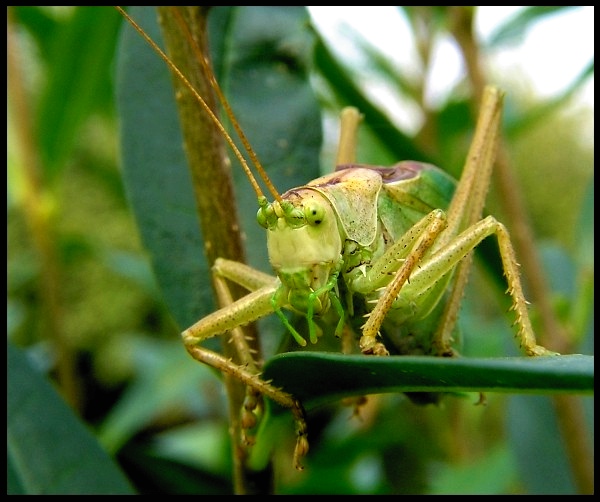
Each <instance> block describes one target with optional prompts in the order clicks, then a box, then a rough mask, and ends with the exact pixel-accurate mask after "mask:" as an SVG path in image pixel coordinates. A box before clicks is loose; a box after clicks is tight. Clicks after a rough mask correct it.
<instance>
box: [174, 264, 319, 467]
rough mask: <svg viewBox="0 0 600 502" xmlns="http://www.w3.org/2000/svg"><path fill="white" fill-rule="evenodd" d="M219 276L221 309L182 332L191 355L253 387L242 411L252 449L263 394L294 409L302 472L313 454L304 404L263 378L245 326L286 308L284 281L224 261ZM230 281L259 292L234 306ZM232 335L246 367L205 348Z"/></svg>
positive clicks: (296, 459)
mask: <svg viewBox="0 0 600 502" xmlns="http://www.w3.org/2000/svg"><path fill="white" fill-rule="evenodd" d="M213 274H214V283H215V290H216V293H217V299H218V301H219V304H220V305H221V308H220V309H219V310H217V311H216V312H213V313H212V314H209V315H208V316H206V317H204V318H203V319H201V320H199V321H198V322H197V323H195V324H194V325H193V326H191V327H189V328H188V329H186V330H185V331H184V332H183V333H182V338H183V342H184V344H185V347H186V350H187V351H188V353H189V354H190V355H191V356H192V357H193V358H194V359H196V360H197V361H200V362H202V363H205V364H208V365H210V366H212V367H213V368H215V369H218V370H219V371H221V372H223V373H226V374H228V375H230V376H231V377H233V378H235V379H236V380H239V381H240V382H242V383H244V384H245V385H247V386H248V387H249V392H248V394H247V397H246V401H245V403H244V409H243V410H241V412H242V426H243V431H244V432H243V434H244V437H243V440H244V442H245V443H246V444H251V442H252V441H251V439H250V438H248V437H247V435H246V431H247V430H249V429H251V428H253V427H254V426H255V423H256V420H255V418H254V417H255V414H254V412H255V408H256V406H257V399H256V398H257V395H261V396H267V397H269V398H270V399H272V400H273V401H275V402H276V403H278V404H280V405H281V406H283V407H286V408H290V409H291V411H292V414H293V416H294V420H295V422H296V433H297V441H296V448H295V451H294V464H295V467H296V468H297V469H302V465H301V462H300V459H301V458H302V457H303V456H304V455H306V453H307V451H308V440H307V428H306V419H305V412H304V409H303V407H302V404H301V403H300V402H299V401H298V400H296V399H295V398H294V397H293V396H291V395H290V394H288V393H286V392H284V391H283V390H281V389H278V388H277V387H275V386H273V385H271V384H270V383H268V382H265V381H263V380H262V379H261V378H260V369H259V368H258V365H257V362H256V361H255V360H254V357H253V355H252V351H251V350H250V348H249V347H248V344H247V343H246V339H245V336H244V333H243V331H242V329H241V326H244V325H246V324H248V323H250V322H253V321H255V320H257V319H259V318H261V317H264V316H266V315H268V314H271V313H273V311H274V310H273V306H274V304H275V307H277V308H281V307H282V306H283V305H279V304H278V303H277V301H276V299H277V298H278V295H277V289H278V284H279V281H278V280H277V279H276V278H275V277H272V276H270V275H267V274H264V273H262V272H259V271H257V270H255V269H253V268H251V267H248V266H247V265H243V264H241V263H237V262H232V261H229V260H223V259H218V260H217V261H216V262H215V266H214V267H213ZM226 278H227V279H229V280H231V281H233V282H235V283H237V284H240V285H242V286H243V287H245V288H246V289H249V290H252V289H253V288H256V290H255V291H251V292H250V293H249V294H248V295H246V296H244V297H242V298H240V299H239V300H237V301H235V302H234V301H233V299H232V297H231V293H230V291H229V287H228V285H227V282H226V280H225V279H226ZM274 299H275V300H274ZM227 331H229V332H231V333H232V340H233V343H234V345H235V347H236V352H237V353H238V354H239V360H240V361H241V362H242V364H241V365H240V364H237V363H235V362H234V361H232V360H231V359H228V358H226V357H224V356H222V355H221V354H218V353H216V352H213V351H211V350H208V349H206V348H204V347H202V346H201V345H199V344H200V342H202V341H203V340H206V339H207V338H210V337H212V336H215V335H218V334H221V333H224V332H227Z"/></svg>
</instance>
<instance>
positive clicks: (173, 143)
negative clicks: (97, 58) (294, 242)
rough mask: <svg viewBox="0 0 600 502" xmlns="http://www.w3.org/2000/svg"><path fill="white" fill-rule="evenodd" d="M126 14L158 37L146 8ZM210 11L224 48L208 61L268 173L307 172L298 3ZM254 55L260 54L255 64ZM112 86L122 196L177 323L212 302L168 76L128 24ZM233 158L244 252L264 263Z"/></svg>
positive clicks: (313, 170)
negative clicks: (118, 123)
mask: <svg viewBox="0 0 600 502" xmlns="http://www.w3.org/2000/svg"><path fill="white" fill-rule="evenodd" d="M131 15H132V17H133V18H134V19H136V20H137V21H138V22H139V23H140V24H141V25H142V26H143V28H144V29H145V30H146V31H147V32H148V33H149V34H150V36H151V37H152V38H153V39H154V40H161V37H160V32H159V30H158V27H157V26H156V20H155V16H156V14H155V12H154V10H153V9H149V8H143V9H132V10H131ZM211 16H213V17H214V20H213V21H211V22H213V23H215V26H217V27H219V26H220V27H221V29H213V30H212V32H213V33H214V32H216V33H217V34H218V35H219V37H220V38H218V39H217V40H215V43H214V46H216V47H217V48H222V49H223V50H225V51H226V52H225V54H221V55H220V57H221V58H223V59H222V60H221V59H218V60H217V61H216V64H215V66H216V68H217V70H218V73H219V79H220V80H221V81H222V82H221V84H222V85H223V87H224V89H225V92H226V93H230V94H231V93H232V96H229V98H230V99H231V101H232V106H233V107H234V109H235V111H236V112H237V113H238V115H239V116H240V121H241V123H242V127H243V129H244V130H245V131H246V132H247V134H248V135H249V138H250V140H251V142H252V143H253V145H254V146H255V148H256V150H257V151H258V154H259V156H264V157H265V160H266V161H267V162H266V165H267V169H268V171H269V173H270V175H271V176H272V178H273V182H274V183H275V185H276V186H277V187H278V188H279V189H280V190H284V189H287V188H290V187H293V186H297V185H299V184H304V183H305V182H307V181H309V180H311V179H313V178H315V177H317V176H318V175H319V169H318V156H319V148H320V144H321V132H320V130H321V129H320V128H321V126H320V118H319V113H318V107H317V102H316V99H315V98H314V96H313V95H312V91H310V85H309V81H308V71H307V70H306V65H307V64H308V63H307V57H308V56H307V54H310V52H311V51H312V42H311V38H310V37H308V36H307V32H308V22H307V14H306V11H305V10H304V9H296V8H285V9H282V8H234V9H228V8H226V9H224V10H222V9H221V8H214V9H213V10H212V12H211ZM211 19H212V18H211ZM274 20H277V23H275V22H273V21H274ZM257 60H259V61H260V62H261V64H260V65H259V66H258V67H255V63H256V62H257ZM117 87H118V91H117V94H118V108H119V115H120V116H121V145H122V146H121V150H122V154H123V171H124V179H125V183H126V186H127V190H128V194H129V199H130V201H131V205H132V207H133V210H134V213H135V216H136V219H137V222H138V226H139V228H140V232H141V236H142V240H143V242H144V245H145V247H146V249H147V250H148V252H149V254H150V257H151V261H152V265H153V268H154V271H155V274H156V276H157V280H158V283H159V285H160V287H161V289H162V290H163V293H164V297H165V299H166V301H167V304H168V305H169V308H170V310H171V312H172V313H173V315H174V317H175V319H176V321H177V322H178V324H179V326H180V327H187V326H189V325H191V324H192V323H193V322H195V321H196V320H197V319H198V318H200V317H202V316H204V315H206V314H208V313H209V312H211V311H213V310H214V302H213V299H212V294H211V289H210V285H209V284H210V281H209V279H210V273H209V271H208V267H207V265H206V261H205V259H204V255H203V252H202V250H203V249H204V243H203V240H202V236H201V233H200V230H199V228H200V224H199V220H198V216H197V214H196V204H195V201H194V196H193V192H192V182H191V177H190V174H189V172H188V168H187V163H186V159H185V155H184V152H183V149H182V146H181V145H182V144H183V141H182V138H181V132H180V128H179V120H178V117H177V112H176V110H175V101H174V97H173V90H172V86H171V77H170V75H169V73H168V70H167V68H166V65H165V63H164V62H163V61H162V60H160V58H159V57H158V56H157V55H156V54H155V53H153V52H152V50H150V49H149V47H148V46H147V44H146V42H145V41H144V40H142V39H141V37H140V36H139V35H138V34H137V33H135V32H133V30H132V29H129V28H128V29H126V30H124V31H123V34H122V40H121V50H120V58H119V61H118V77H117ZM286 124H287V125H286ZM284 126H285V127H284ZM269 152H270V153H269ZM238 168H239V166H238V165H237V163H235V164H234V166H233V172H234V178H235V184H236V195H237V197H238V199H239V200H238V202H237V207H238V213H239V214H240V217H241V220H242V221H241V226H242V229H243V231H244V233H245V234H246V236H247V241H248V243H249V246H248V253H247V254H248V256H249V261H250V263H251V264H252V265H254V266H255V267H258V268H262V269H264V270H268V269H269V268H270V267H269V266H268V262H267V254H266V243H265V237H264V230H263V229H262V228H260V227H259V226H258V225H257V224H256V219H255V215H256V210H257V208H258V207H257V204H256V196H255V194H254V192H252V191H250V189H249V185H248V181H247V180H246V179H245V177H244V176H243V175H242V174H241V172H240V171H241V170H240V169H238ZM231 204H232V206H234V205H236V201H231ZM215 224H219V222H215Z"/></svg>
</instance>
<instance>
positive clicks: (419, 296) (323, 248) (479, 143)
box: [124, 14, 550, 466]
mask: <svg viewBox="0 0 600 502" xmlns="http://www.w3.org/2000/svg"><path fill="white" fill-rule="evenodd" d="M124 15H125V16H126V14H124ZM128 19H129V18H128ZM130 22H132V21H131V20H130ZM132 23H133V22H132ZM134 26H135V25H134ZM144 36H145V35H144ZM150 43H151V45H153V47H154V48H155V50H157V51H159V53H160V54H161V56H162V57H163V59H165V61H166V62H167V64H168V65H169V66H170V68H171V70H172V71H173V72H174V73H175V74H176V75H177V77H178V78H180V79H181V80H182V81H183V83H184V85H185V86H187V87H188V88H189V90H190V91H191V92H192V93H193V94H194V95H195V96H196V99H197V100H198V102H199V103H200V106H202V107H203V108H204V109H205V110H206V112H207V113H209V114H210V116H211V117H213V120H214V121H215V123H216V124H217V126H218V127H219V129H220V130H221V131H222V133H223V134H224V135H225V136H226V137H227V138H229V136H228V135H227V133H226V132H225V131H224V129H223V128H222V126H221V125H220V122H219V121H218V119H217V117H216V116H215V115H214V114H213V113H212V111H211V110H210V108H209V107H208V105H207V104H206V103H205V101H204V99H203V98H202V97H201V96H200V95H199V94H198V93H197V92H196V90H195V89H194V88H193V86H192V85H191V84H190V83H189V82H188V81H187V79H186V78H185V77H184V76H183V74H182V73H181V72H180V71H179V70H178V69H177V68H176V67H175V66H174V65H173V63H171V61H170V60H169V59H168V57H167V56H166V55H164V54H162V52H161V51H160V49H158V47H156V45H154V44H153V42H151V41H150ZM202 61H204V59H203V58H202ZM206 71H209V70H208V65H206ZM210 79H211V81H212V82H213V83H214V85H215V86H216V81H215V80H214V77H212V76H211V77H210ZM501 103H502V93H501V92H500V91H499V90H498V89H496V88H493V87H488V88H487V89H486V93H485V95H484V97H483V101H482V104H481V112H480V116H479V120H478V123H477V128H476V132H475V136H474V139H473V142H472V145H471V149H470V151H469V154H468V157H467V161H466V163H465V168H464V170H463V174H462V176H461V179H460V181H459V182H458V185H457V186H456V189H455V190H454V191H452V186H453V182H452V181H451V180H450V179H449V178H448V177H447V176H446V175H445V174H444V173H443V172H442V171H440V170H438V169H437V168H435V167H433V166H430V165H426V164H420V163H415V162H401V163H399V164H397V165H396V166H393V167H392V168H382V167H375V166H367V165H358V164H355V161H354V153H353V152H354V144H355V132H356V127H357V125H358V122H359V113H358V112H357V111H356V110H354V109H346V110H345V112H344V116H343V119H342V127H341V140H340V148H339V152H340V153H339V155H338V160H337V164H338V167H337V168H336V170H335V172H334V173H332V174H330V175H326V176H323V177H321V178H318V179H316V180H313V181H311V182H309V183H307V184H306V185H304V186H301V187H296V188H293V189H291V190H288V191H287V192H285V193H284V194H282V195H280V194H279V193H278V192H277V191H276V190H275V189H274V188H273V187H272V185H271V184H270V183H268V185H269V187H270V190H271V192H272V194H273V197H274V199H275V200H274V201H273V202H271V203H269V202H268V201H267V199H266V197H265V196H264V194H263V193H262V191H261V189H260V188H259V186H258V183H257V182H256V180H255V179H254V176H253V174H252V173H251V171H250V169H249V168H248V167H247V166H245V161H244V160H243V158H242V156H241V154H239V153H237V152H236V156H238V158H239V159H240V161H241V162H242V165H243V166H245V170H246V173H247V175H248V177H249V178H250V180H251V183H252V185H253V187H254V188H255V191H256V194H257V197H258V201H259V209H258V215H257V219H258V222H259V224H260V225H262V226H263V227H264V228H265V229H266V235H267V246H268V251H269V259H270V262H271V264H272V266H273V269H274V271H275V273H276V275H275V276H271V275H268V274H264V273H262V272H259V271H257V270H255V269H252V268H251V267H248V266H246V265H244V264H241V263H237V262H233V261H228V260H224V259H218V260H217V261H216V262H215V264H214V267H213V274H214V282H215V287H216V290H217V293H218V296H219V302H220V304H221V305H222V307H221V308H220V309H219V310H217V311H216V312H214V313H213V314H210V315H208V316H206V317H205V318H203V319H201V320H199V321H198V322H197V323H195V324H194V325H193V326H191V327H189V328H188V329H186V330H185V331H184V332H183V334H182V336H183V339H184V343H185V345H186V348H187V350H188V351H189V353H190V354H191V355H192V356H193V357H194V358H195V359H197V360H198V361H201V362H204V363H206V364H209V365H211V366H213V367H215V368H217V369H219V370H221V371H223V372H225V373H228V374H230V375H232V376H233V377H234V378H237V379H239V380H240V381H242V382H243V383H244V384H246V385H247V386H248V387H249V388H250V389H251V395H252V394H256V393H258V394H261V395H265V396H267V397H269V398H271V399H273V400H275V401H277V402H278V403H280V404H282V405H283V406H287V407H289V408H291V409H292V411H293V413H294V416H295V418H296V422H297V429H298V441H297V445H296V450H295V455H294V457H295V463H296V465H297V466H300V458H301V457H302V456H303V455H305V454H306V451H307V449H308V441H307V431H306V424H305V420H304V411H303V409H302V405H301V403H299V402H298V401H297V400H296V399H294V397H293V396H291V395H289V394H287V393H286V392H285V391H283V390H281V389H278V388H276V387H274V386H272V385H271V384H270V383H268V382H265V381H263V380H261V378H260V376H259V372H260V368H259V367H258V363H257V362H256V361H254V358H253V356H252V353H251V351H250V350H249V348H248V347H247V345H246V342H245V338H244V335H243V332H241V330H240V327H242V326H244V325H246V324H248V323H250V322H252V321H255V320H257V319H259V318H261V317H264V316H266V315H269V314H273V313H275V314H277V315H279V317H280V318H281V319H282V322H283V323H284V324H285V326H286V327H287V329H288V330H289V331H290V333H291V334H292V336H293V337H294V339H295V340H296V341H297V342H298V343H299V344H300V345H306V344H307V340H306V338H305V337H304V336H302V335H301V334H300V333H299V332H298V331H297V330H296V329H295V328H294V327H293V326H292V325H291V324H290V323H289V322H288V320H287V318H286V317H285V316H284V314H283V313H282V311H283V309H287V310H291V311H294V312H296V313H299V314H301V315H303V316H305V317H306V319H307V323H308V328H309V335H308V341H310V343H317V341H318V339H319V335H320V333H321V332H322V331H323V329H325V330H327V329H328V328H329V326H334V327H335V328H334V331H335V334H336V335H338V336H341V335H342V333H348V332H356V333H358V336H359V346H360V349H361V351H362V352H363V353H364V354H374V355H380V356H385V355H388V354H389V353H390V352H393V353H395V354H417V353H419V354H428V355H436V356H449V355H452V354H453V349H452V346H451V342H452V333H453V329H454V324H455V321H456V316H457V311H458V307H459V300H460V297H461V295H462V292H463V289H464V285H465V282H466V277H467V273H468V270H469V268H470V257H471V254H472V253H471V252H472V251H473V249H474V248H475V247H476V246H477V245H478V244H479V243H480V242H481V241H482V240H483V239H485V238H486V237H488V236H491V235H495V236H496V238H497V240H498V245H499V248H500V254H501V257H502V261H503V266H504V271H505V274H506V277H507V282H508V285H509V289H508V292H509V294H510V295H511V297H512V301H513V309H514V311H515V314H516V325H517V326H518V331H517V336H518V339H519V343H520V346H521V347H522V348H523V351H524V352H525V353H526V354H527V355H530V356H538V355H545V354H550V352H549V351H547V350H546V349H545V348H543V347H541V346H539V345H537V343H536V341H535V336H534V333H533V330H532V327H531V323H530V320H529V316H528V313H527V306H526V303H527V302H526V300H525V297H524V294H523V291H522V287H521V284H520V280H519V273H518V265H517V262H516V259H515V256H514V252H513V249H512V245H511V243H510V238H509V236H508V233H507V231H506V229H505V227H504V226H503V225H502V224H501V223H499V222H498V221H496V220H495V219H494V218H493V217H491V216H488V217H487V218H484V219H481V215H482V211H483V206H484V201H485V196H486V193H487V189H488V185H489V180H490V176H491V169H492V165H493V161H494V155H495V149H496V142H497V138H498V135H499V127H500V114H501ZM226 108H227V107H226ZM230 118H231V119H232V121H234V120H235V119H233V116H231V117H230ZM227 141H228V142H229V143H230V145H232V147H233V148H234V150H235V146H234V144H233V142H232V141H231V140H230V139H228V140H227ZM256 168H257V170H258V172H259V173H260V174H261V176H262V177H263V178H266V174H265V173H264V172H263V171H262V168H261V167H260V164H257V166H256ZM452 193H453V195H452ZM228 281H230V282H232V283H235V284H237V285H240V286H242V287H243V288H245V289H246V290H248V291H249V293H248V294H247V295H246V296H244V297H243V298H241V299H239V300H237V301H233V300H232V299H231V295H230V293H229V287H228ZM365 316H366V322H365V320H364V317H365ZM229 331H231V332H233V333H234V334H235V335H234V337H233V339H234V342H235V344H236V349H237V352H238V353H239V357H240V360H241V361H242V362H243V365H238V364H235V363H233V362H232V361H231V360H230V359H227V358H225V357H223V356H222V355H220V354H218V353H215V352H212V351H210V350H208V349H206V348H204V347H202V346H201V345H200V343H201V342H202V341H204V340H206V339H207V338H210V337H212V336H216V335H219V334H222V333H224V332H229ZM236 333H237V334H236ZM252 412H253V409H252V405H248V406H247V407H246V409H245V410H244V411H243V413H244V416H245V418H244V422H245V423H247V424H249V425H248V428H250V427H251V426H252V425H253V420H252V418H251V417H252Z"/></svg>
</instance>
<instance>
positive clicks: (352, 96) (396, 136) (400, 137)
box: [315, 39, 432, 162]
mask: <svg viewBox="0 0 600 502" xmlns="http://www.w3.org/2000/svg"><path fill="white" fill-rule="evenodd" d="M315 65H316V66H317V68H318V70H319V72H320V73H321V75H322V76H323V78H325V79H326V81H327V83H328V84H329V85H330V86H331V88H332V90H333V91H334V92H335V93H336V96H337V98H338V100H339V101H340V103H341V104H342V105H343V106H355V107H357V108H358V109H359V110H360V111H361V113H362V114H363V115H364V125H365V126H366V127H368V128H369V129H371V130H372V132H373V133H374V134H375V135H376V136H377V137H378V138H379V139H380V141H381V143H382V145H383V146H384V147H385V148H387V149H388V150H389V152H391V153H392V154H393V158H395V159H410V160H418V161H422V162H432V160H431V158H430V157H429V155H427V154H426V153H425V152H424V151H423V150H421V149H420V148H418V147H417V146H416V145H415V142H414V141H413V140H412V139H411V138H410V137H408V136H407V135H405V134H404V133H402V132H401V131H399V130H398V129H397V128H396V126H395V125H394V124H393V123H392V121H391V120H390V119H389V118H388V117H387V115H386V114H385V113H383V112H382V111H381V110H380V109H379V108H378V107H377V106H375V105H374V104H373V103H372V102H371V101H370V100H369V99H368V98H367V97H366V96H365V94H364V93H363V92H362V90H361V89H360V88H359V87H358V86H357V85H356V84H355V81H354V79H353V78H352V77H351V75H350V73H349V71H348V70H347V69H346V68H344V67H343V65H341V64H340V63H339V62H338V61H337V60H336V58H335V57H334V55H333V54H332V52H331V51H330V50H329V48H328V47H327V45H326V44H325V42H324V41H323V40H322V39H320V40H319V43H318V44H317V46H316V49H315Z"/></svg>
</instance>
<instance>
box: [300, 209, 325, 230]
mask: <svg viewBox="0 0 600 502" xmlns="http://www.w3.org/2000/svg"><path fill="white" fill-rule="evenodd" d="M304 217H305V218H306V222H307V223H308V224H309V225H312V226H316V225H320V224H321V222H322V221H323V218H324V217H325V210H324V209H323V207H322V206H320V205H313V204H308V205H306V206H304Z"/></svg>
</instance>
